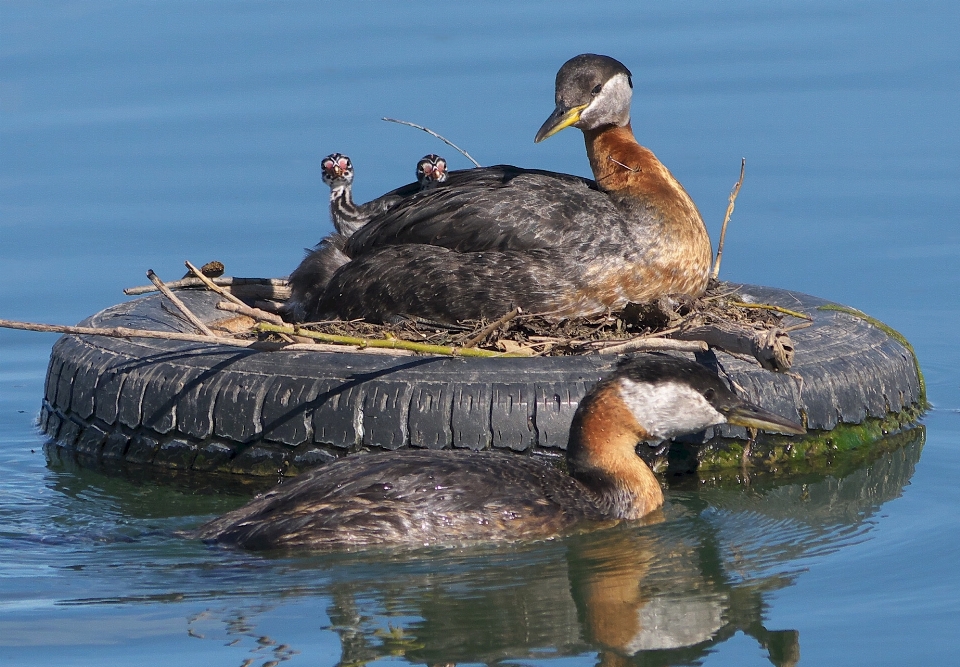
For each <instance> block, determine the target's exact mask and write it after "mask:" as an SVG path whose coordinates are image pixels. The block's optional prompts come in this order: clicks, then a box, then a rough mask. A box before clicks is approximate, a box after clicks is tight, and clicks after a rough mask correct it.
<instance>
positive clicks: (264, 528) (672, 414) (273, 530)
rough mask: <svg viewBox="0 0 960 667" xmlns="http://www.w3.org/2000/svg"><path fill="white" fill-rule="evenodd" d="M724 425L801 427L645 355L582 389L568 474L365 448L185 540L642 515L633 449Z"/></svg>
mask: <svg viewBox="0 0 960 667" xmlns="http://www.w3.org/2000/svg"><path fill="white" fill-rule="evenodd" d="M723 423H731V424H741V425H747V426H752V427H756V428H761V429H767V430H776V431H780V432H784V433H803V432H804V431H803V428H802V427H801V426H800V425H799V424H795V423H793V422H791V421H789V420H786V419H783V418H781V417H778V416H777V415H774V414H772V413H770V412H767V411H765V410H763V409H761V408H759V407H757V406H755V405H753V404H751V403H748V402H746V401H744V400H742V399H740V398H738V397H737V396H736V395H735V394H733V393H732V392H731V391H730V390H729V389H728V388H727V387H726V385H725V384H724V383H723V382H722V381H721V380H720V379H719V378H718V377H717V376H716V375H715V374H714V373H712V372H711V371H709V370H707V369H706V368H704V367H703V366H700V365H699V364H696V363H694V362H692V361H688V360H685V359H679V358H675V357H670V356H665V355H641V356H638V357H636V358H634V359H632V360H630V361H628V362H626V363H624V364H622V365H621V366H620V367H619V368H618V369H617V371H616V372H615V373H614V374H613V375H612V376H611V377H610V378H608V379H606V380H604V381H602V382H600V383H598V384H597V385H596V386H595V387H594V388H593V389H592V390H591V391H589V392H588V393H587V395H586V396H584V398H583V400H582V401H581V403H580V405H579V407H578V408H577V411H576V413H575V415H574V418H573V423H572V425H571V428H570V438H569V442H568V445H567V467H568V470H569V472H570V474H569V475H567V474H564V473H562V472H560V471H559V470H557V469H556V468H554V467H552V466H551V465H549V464H548V463H545V462H543V461H540V460H536V459H533V458H531V457H528V456H521V455H517V454H502V453H496V452H491V451H481V452H470V451H449V450H447V451H423V450H407V451H397V452H389V453H383V454H361V455H355V456H350V457H347V458H344V459H341V460H339V461H336V462H334V463H331V464H329V465H327V466H324V467H322V468H319V469H317V470H315V471H313V472H310V473H306V474H304V475H303V476H302V477H301V478H297V479H295V480H293V481H292V482H288V483H286V484H284V485H282V486H281V487H279V488H278V489H276V490H274V491H271V492H269V493H267V494H265V495H264V496H262V497H260V498H257V499H255V500H253V501H252V502H250V503H248V504H247V505H246V506H244V507H241V508H240V509H238V510H235V511H233V512H230V513H228V514H226V515H224V516H222V517H220V518H218V519H214V520H213V521H211V522H209V523H207V524H205V525H204V526H201V527H200V528H199V529H198V530H196V531H195V532H194V533H193V534H192V536H193V537H197V538H201V539H206V540H213V541H217V542H221V543H226V544H236V545H239V546H242V547H246V548H252V549H270V548H294V547H308V548H313V549H343V548H359V547H366V546H371V545H383V544H394V545H398V544H399V545H407V546H418V545H427V544H448V545H455V544H462V543H466V542H475V541H487V540H518V539H542V538H547V537H551V536H554V535H557V534H560V533H563V532H564V531H567V530H569V529H570V528H571V527H572V526H574V525H575V524H578V523H581V522H584V521H612V520H621V519H627V520H634V519H639V518H642V517H644V516H645V515H647V514H649V513H651V512H653V511H654V510H656V509H657V508H659V507H660V506H661V505H662V504H663V492H662V491H661V488H660V484H659V482H658V481H657V478H656V476H655V475H654V474H653V472H652V471H651V470H650V468H649V467H647V465H646V464H645V463H644V462H643V460H642V459H640V457H639V456H638V455H637V453H636V446H637V444H638V443H639V442H641V441H644V440H663V439H666V438H672V437H674V436H677V435H680V434H683V433H690V432H697V431H701V430H703V429H705V428H707V427H708V426H711V425H715V424H723Z"/></svg>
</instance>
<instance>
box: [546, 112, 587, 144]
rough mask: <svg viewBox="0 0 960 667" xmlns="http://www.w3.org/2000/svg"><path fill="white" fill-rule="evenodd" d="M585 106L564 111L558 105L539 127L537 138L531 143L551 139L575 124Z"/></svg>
mask: <svg viewBox="0 0 960 667" xmlns="http://www.w3.org/2000/svg"><path fill="white" fill-rule="evenodd" d="M587 106H588V105H586V104H581V105H580V106H576V107H573V108H571V109H564V108H563V107H562V106H560V105H559V104H558V105H557V108H556V109H554V110H553V113H552V114H550V117H549V118H547V120H546V122H544V124H543V125H541V126H540V130H539V131H537V136H536V137H535V138H534V140H533V143H535V144H539V143H540V142H541V141H543V140H544V139H546V138H547V137H552V136H553V135H555V134H556V133H557V132H559V131H560V130H562V129H564V128H567V127H570V126H571V125H573V124H574V123H576V122H577V121H578V120H580V114H581V113H583V110H584V109H586V108H587Z"/></svg>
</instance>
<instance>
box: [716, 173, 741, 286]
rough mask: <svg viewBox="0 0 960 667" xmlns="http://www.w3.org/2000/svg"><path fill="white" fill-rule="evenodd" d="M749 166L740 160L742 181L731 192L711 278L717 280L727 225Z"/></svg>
mask: <svg viewBox="0 0 960 667" xmlns="http://www.w3.org/2000/svg"><path fill="white" fill-rule="evenodd" d="M746 166H747V158H740V179H739V180H738V181H737V182H736V183H735V184H734V186H733V190H732V191H731V192H730V202H729V203H728V204H727V214H726V215H725V216H724V217H723V227H721V228H720V243H718V244H717V260H716V261H715V262H714V263H713V272H712V273H711V274H710V277H711V278H713V279H714V280H716V278H717V276H718V275H719V274H720V259H721V258H722V257H723V242H724V240H725V239H726V237H727V223H728V222H730V216H731V215H733V207H734V204H735V203H736V201H737V195H738V194H740V186H741V185H743V170H744V168H745V167H746Z"/></svg>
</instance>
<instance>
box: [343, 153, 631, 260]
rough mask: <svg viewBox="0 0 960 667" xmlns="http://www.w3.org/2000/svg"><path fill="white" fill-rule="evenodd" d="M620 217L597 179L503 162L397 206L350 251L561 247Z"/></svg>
mask: <svg viewBox="0 0 960 667" xmlns="http://www.w3.org/2000/svg"><path fill="white" fill-rule="evenodd" d="M622 218H623V215H622V213H621V212H620V211H619V210H618V207H617V205H616V203H615V202H614V201H613V200H611V199H610V197H608V196H607V195H605V194H604V193H602V192H600V191H598V190H597V189H596V186H595V185H594V184H593V181H590V180H588V179H585V178H580V177H577V176H571V175H568V174H555V173H551V172H545V171H540V170H533V169H520V168H518V167H513V166H510V165H498V166H495V167H483V168H480V169H469V170H465V171H454V172H451V173H450V177H449V178H448V180H447V183H446V185H445V186H444V187H442V188H438V189H436V190H432V191H427V192H423V193H420V194H419V195H418V196H416V197H411V198H409V199H406V200H404V201H402V202H400V203H399V204H398V205H397V206H395V207H393V208H391V209H390V210H389V211H386V212H385V213H383V214H382V215H380V216H378V217H376V218H374V219H373V220H371V222H370V224H368V225H367V226H365V227H364V228H363V229H362V230H360V231H359V232H358V233H357V234H355V235H354V236H353V237H352V238H351V239H350V243H349V244H348V248H347V254H349V255H350V256H352V257H358V256H360V255H363V254H364V253H367V252H370V251H372V250H374V249H376V248H379V247H382V246H384V245H399V244H404V243H420V244H426V245H434V246H441V247H444V248H449V249H451V250H456V251H458V252H479V251H484V250H527V249H533V248H551V247H564V246H569V245H571V244H574V243H581V242H583V241H584V239H585V234H586V235H587V236H589V234H590V229H589V228H590V227H591V226H600V227H603V226H605V225H606V224H607V223H611V224H616V223H617V221H619V220H620V219H622ZM632 224H633V225H637V221H632Z"/></svg>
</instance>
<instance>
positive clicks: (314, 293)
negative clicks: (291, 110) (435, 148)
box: [284, 153, 447, 321]
mask: <svg viewBox="0 0 960 667" xmlns="http://www.w3.org/2000/svg"><path fill="white" fill-rule="evenodd" d="M320 173H321V178H322V179H323V182H324V183H326V184H327V185H328V186H330V219H331V221H332V222H333V227H334V229H335V230H336V231H335V232H334V233H333V234H330V235H329V236H326V237H325V238H323V239H322V240H321V241H320V243H318V244H317V245H316V246H315V247H314V248H308V249H307V250H306V252H307V256H306V257H305V258H304V260H303V261H302V262H301V263H300V266H298V267H297V268H296V270H295V271H294V272H293V273H292V274H291V275H290V284H291V288H292V290H293V291H294V293H295V294H296V295H297V298H293V299H290V300H289V301H288V302H287V304H286V306H285V307H284V313H285V314H286V315H287V316H288V317H289V318H290V319H293V320H295V321H303V320H304V319H306V317H307V313H306V311H305V309H304V304H305V303H308V302H315V301H316V299H317V298H318V297H319V290H322V288H323V287H324V286H326V285H327V283H329V282H330V277H331V276H333V274H334V273H335V272H336V270H337V269H339V268H340V267H341V266H343V265H344V264H346V263H347V262H349V261H350V258H349V257H348V256H347V255H345V254H344V249H345V248H346V245H347V239H349V238H350V236H352V235H353V234H354V233H355V232H356V231H357V230H358V229H360V228H361V227H363V226H364V225H365V224H367V223H368V222H369V221H370V220H371V218H374V217H375V216H377V215H378V214H380V213H383V212H384V211H387V210H389V209H390V208H391V207H393V206H396V205H397V203H398V202H400V201H402V200H403V198H404V197H409V196H412V195H414V194H416V193H417V192H422V191H424V190H432V189H433V188H436V187H437V186H438V185H440V184H441V183H443V182H444V181H446V180H447V161H446V160H445V159H443V158H442V157H440V156H439V155H435V154H433V153H431V154H429V155H424V156H423V157H422V158H420V160H419V161H418V162H417V170H416V174H417V182H416V184H415V185H412V184H411V185H405V186H403V187H401V188H398V189H396V190H393V191H391V192H388V193H387V194H385V195H383V196H382V197H377V198H376V199H374V200H372V201H369V202H367V203H366V204H355V203H354V201H353V177H354V170H353V162H351V161H350V158H349V157H347V156H346V155H343V154H342V153H332V154H330V155H328V156H327V157H325V158H323V160H321V161H320Z"/></svg>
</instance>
